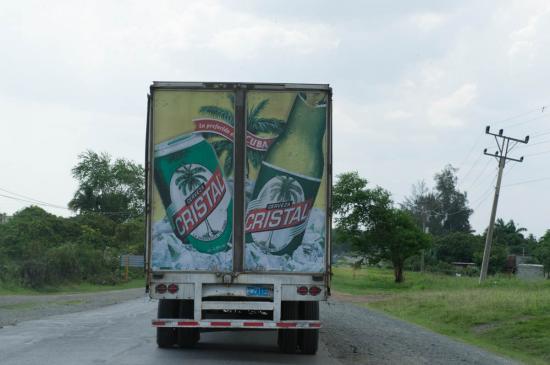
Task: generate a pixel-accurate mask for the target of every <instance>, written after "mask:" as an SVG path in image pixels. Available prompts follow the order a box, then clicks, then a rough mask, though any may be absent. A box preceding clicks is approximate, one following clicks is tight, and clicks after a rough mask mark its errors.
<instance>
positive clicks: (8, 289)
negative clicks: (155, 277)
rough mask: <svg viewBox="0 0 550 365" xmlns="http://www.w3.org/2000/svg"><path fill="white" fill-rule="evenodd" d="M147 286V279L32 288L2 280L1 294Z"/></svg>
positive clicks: (85, 291)
mask: <svg viewBox="0 0 550 365" xmlns="http://www.w3.org/2000/svg"><path fill="white" fill-rule="evenodd" d="M141 287H143V288H145V279H143V278H139V279H132V280H129V281H128V282H123V283H119V284H116V285H99V284H90V283H78V284H65V285H60V286H57V287H49V288H43V289H31V288H24V287H20V286H15V285H11V284H8V283H2V282H0V295H44V294H73V293H95V292H100V291H109V290H122V289H133V288H141Z"/></svg>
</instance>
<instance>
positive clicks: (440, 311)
mask: <svg viewBox="0 0 550 365" xmlns="http://www.w3.org/2000/svg"><path fill="white" fill-rule="evenodd" d="M334 273H335V275H334V277H333V288H334V289H335V290H336V291H340V292H345V293H350V294H354V295H366V296H367V298H368V296H369V295H377V296H378V298H377V300H376V301H373V302H371V303H367V304H365V305H366V306H368V307H369V308H374V309H377V310H381V311H384V312H386V313H389V314H391V315H393V316H395V317H398V318H401V319H404V320H407V321H410V322H414V323H417V324H419V325H421V326H424V327H427V328H429V329H431V330H434V331H436V332H439V333H442V334H445V335H449V336H452V337H455V338H459V339H461V340H463V341H465V342H468V343H472V344H475V345H478V346H480V347H484V348H486V349H488V350H490V351H493V352H497V353H500V354H503V355H506V356H509V357H513V358H515V359H518V360H521V361H524V362H526V363H530V364H548V363H550V280H544V281H536V282H523V281H520V280H517V279H515V278H510V277H507V276H496V277H490V278H489V279H488V280H487V281H486V282H485V283H484V284H483V285H479V284H478V280H477V278H471V277H453V276H446V275H436V274H428V273H426V274H422V273H413V272H407V273H406V274H405V280H406V281H405V283H402V284H396V283H394V282H393V272H392V271H391V270H383V269H376V268H368V269H363V270H360V271H358V272H357V273H356V278H355V279H353V275H352V270H351V268H338V267H337V268H334ZM380 295H382V300H380ZM367 302H368V300H367Z"/></svg>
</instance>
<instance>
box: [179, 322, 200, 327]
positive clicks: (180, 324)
mask: <svg viewBox="0 0 550 365" xmlns="http://www.w3.org/2000/svg"><path fill="white" fill-rule="evenodd" d="M198 325H199V322H196V321H182V322H178V326H198Z"/></svg>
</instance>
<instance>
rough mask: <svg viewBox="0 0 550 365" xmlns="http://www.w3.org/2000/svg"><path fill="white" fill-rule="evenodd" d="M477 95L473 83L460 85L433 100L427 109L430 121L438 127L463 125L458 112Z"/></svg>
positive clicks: (467, 105) (468, 104)
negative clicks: (448, 93) (449, 92)
mask: <svg viewBox="0 0 550 365" xmlns="http://www.w3.org/2000/svg"><path fill="white" fill-rule="evenodd" d="M476 96H477V86H476V84H475V83H467V84H464V85H462V86H460V87H459V88H458V89H457V90H455V91H454V92H452V93H451V94H450V95H447V96H445V97H442V98H440V99H437V100H436V101H434V102H433V103H432V104H431V106H430V108H429V110H428V116H429V117H430V123H431V124H432V125H433V126H438V127H458V126H462V125H464V123H465V121H464V119H462V118H460V113H461V112H463V111H464V110H465V109H466V108H467V107H469V106H470V104H471V103H472V101H473V100H474V99H475V98H476Z"/></svg>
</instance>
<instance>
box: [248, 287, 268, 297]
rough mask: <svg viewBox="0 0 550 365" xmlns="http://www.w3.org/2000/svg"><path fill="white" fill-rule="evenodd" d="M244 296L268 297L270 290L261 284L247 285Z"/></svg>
mask: <svg viewBox="0 0 550 365" xmlns="http://www.w3.org/2000/svg"><path fill="white" fill-rule="evenodd" d="M246 296H247V297H270V296H271V290H270V289H269V288H264V287H262V286H247V287H246Z"/></svg>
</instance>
